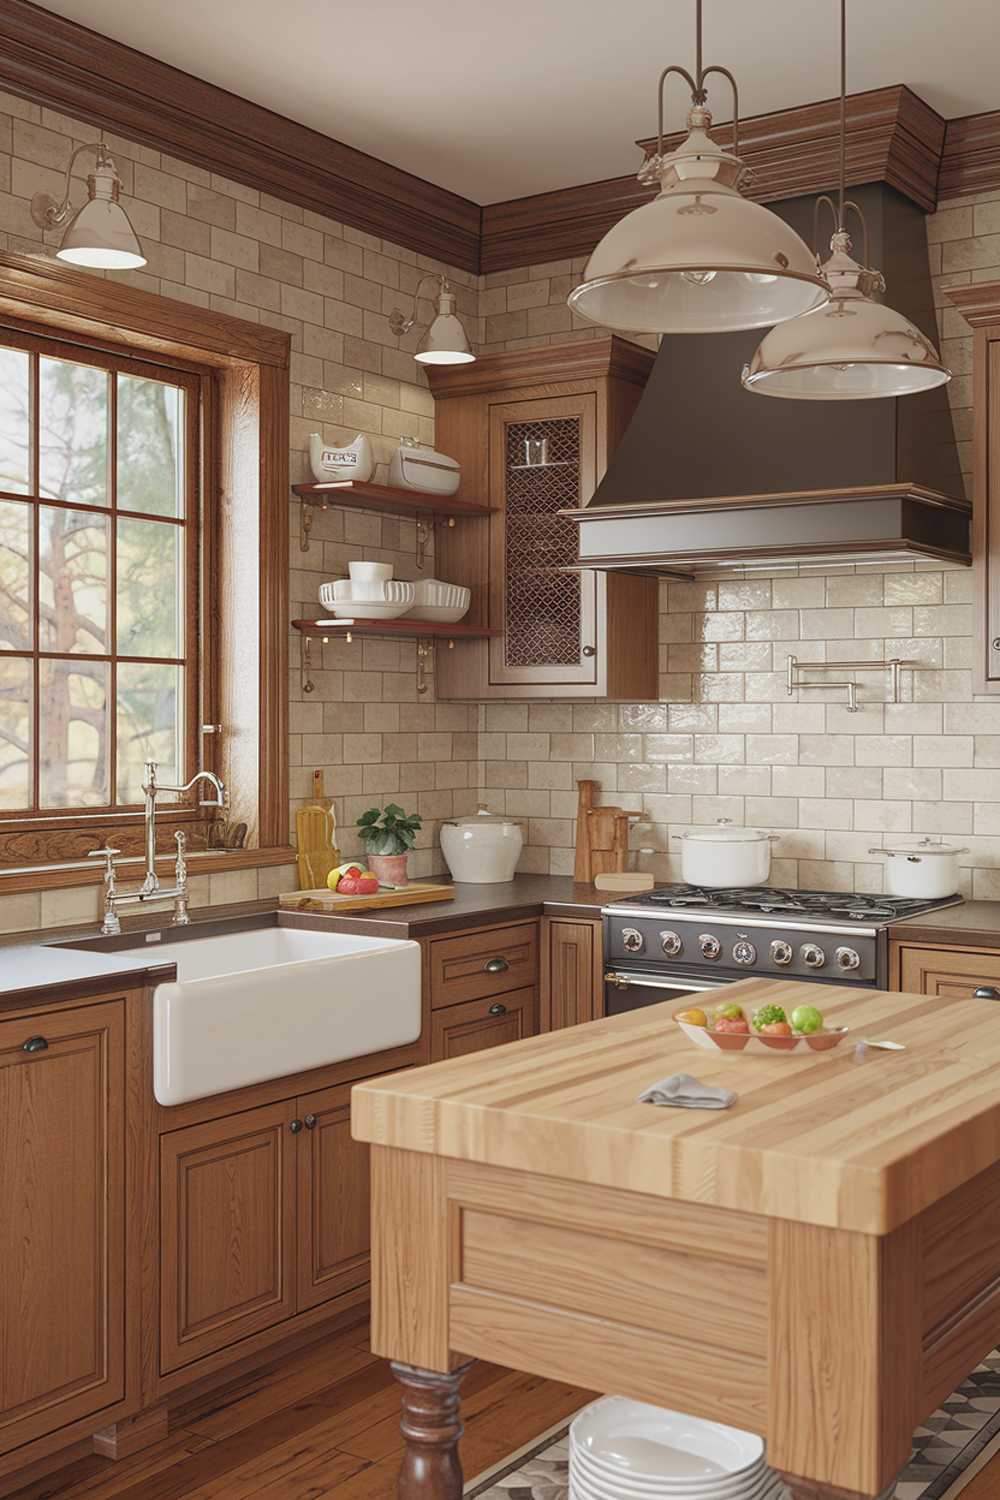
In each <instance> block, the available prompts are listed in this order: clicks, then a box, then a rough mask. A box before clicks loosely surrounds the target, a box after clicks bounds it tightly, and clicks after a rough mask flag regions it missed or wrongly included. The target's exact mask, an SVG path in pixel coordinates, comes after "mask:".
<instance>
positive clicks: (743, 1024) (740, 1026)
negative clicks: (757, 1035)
mask: <svg viewBox="0 0 1000 1500" xmlns="http://www.w3.org/2000/svg"><path fill="white" fill-rule="evenodd" d="M715 1029H716V1031H728V1032H732V1033H734V1034H738V1035H741V1036H746V1035H748V1034H749V1031H750V1024H749V1022H748V1021H747V1018H746V1016H721V1017H720V1018H719V1020H718V1021H716V1023H715Z"/></svg>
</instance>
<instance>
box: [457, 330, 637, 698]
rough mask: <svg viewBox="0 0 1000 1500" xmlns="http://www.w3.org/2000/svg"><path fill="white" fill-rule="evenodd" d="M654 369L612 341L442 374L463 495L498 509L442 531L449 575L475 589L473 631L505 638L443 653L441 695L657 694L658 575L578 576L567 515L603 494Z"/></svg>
mask: <svg viewBox="0 0 1000 1500" xmlns="http://www.w3.org/2000/svg"><path fill="white" fill-rule="evenodd" d="M652 363H653V355H652V354H651V353H650V352H649V351H648V350H645V349H642V348H640V347H639V346H638V345H636V344H631V343H629V342H628V341H627V340H624V339H619V338H614V337H605V338H601V339H590V340H586V341H585V342H581V343H579V344H563V345H557V346H553V347H552V348H548V349H544V348H543V349H531V350H526V351H518V352H516V353H510V354H496V355H488V356H486V357H485V358H483V359H480V360H477V361H476V362H475V364H474V365H469V366H467V367H465V371H466V373H462V371H461V367H458V366H454V367H447V368H446V367H434V368H431V369H430V372H429V377H428V378H429V379H430V382H431V389H432V391H433V394H434V397H435V403H436V404H435V420H436V424H437V427H436V430H437V443H438V446H439V447H440V448H441V449H442V450H443V451H445V452H447V453H450V454H452V455H453V456H454V457H455V458H457V459H459V461H460V462H461V464H462V489H461V490H460V491H459V493H460V494H462V493H466V494H468V496H469V498H474V497H478V498H480V499H482V498H483V496H486V497H487V498H488V500H489V504H490V506H491V507H492V513H491V514H490V516H489V517H488V518H487V519H482V520H464V521H463V522H462V525H461V527H457V528H455V529H454V530H444V529H442V530H441V532H440V534H439V537H438V540H437V557H436V564H435V566H436V570H437V572H438V573H439V575H440V576H441V577H442V578H445V579H447V580H448V581H449V582H454V583H462V584H466V585H467V586H469V587H470V588H471V589H472V590H473V606H472V610H471V611H470V614H469V615H468V616H467V621H468V623H470V624H471V623H475V624H479V625H488V626H490V627H491V628H492V629H494V630H499V631H501V632H502V633H501V634H500V635H499V636H497V637H495V638H494V639H492V640H484V641H456V642H455V644H454V649H453V650H450V651H448V652H440V653H439V655H438V662H437V694H438V697H439V698H469V697H475V698H491V697H493V698H525V697H583V698H624V699H629V700H633V701H634V700H640V701H641V700H643V699H647V698H655V697H656V695H657V667H658V662H657V611H658V602H657V601H658V585H657V582H656V579H654V578H642V577H636V576H625V575H618V574H606V573H595V572H593V571H590V570H583V571H579V570H574V565H575V563H576V560H577V546H576V544H577V531H576V525H575V524H574V523H573V522H572V521H571V520H568V519H567V518H566V517H565V516H563V515H562V514H561V512H562V511H563V510H566V509H576V508H578V507H579V506H581V505H586V503H587V502H588V500H589V499H590V497H591V495H592V494H593V492H594V490H595V488H596V486H597V483H598V480H599V479H600V478H601V476H602V475H603V473H604V470H605V468H606V466H607V461H608V457H609V454H610V453H611V451H612V450H613V448H614V446H615V444H616V443H617V442H618V440H619V438H620V437H621V435H622V433H623V432H624V430H625V428H626V426H627V425H628V421H629V418H630V417H631V415H632V412H633V411H634V410H635V407H636V405H637V403H638V400H639V397H640V395H641V394H642V389H643V386H644V385H645V382H646V379H647V377H648V374H649V371H650V369H651V368H652Z"/></svg>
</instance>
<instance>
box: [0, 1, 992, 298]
mask: <svg viewBox="0 0 1000 1500" xmlns="http://www.w3.org/2000/svg"><path fill="white" fill-rule="evenodd" d="M0 86H2V87H3V88H6V89H9V90H10V91H11V92H12V93H15V94H18V95H21V96H22V97H24V98H27V99H31V100H33V101H35V102H37V103H41V104H45V105H48V106H50V107H52V108H55V109H58V110H60V111H61V112H63V113H65V114H67V115H69V116H71V117H74V118H77V119H80V120H86V121H87V122H89V123H92V124H96V125H102V126H104V127H105V128H106V129H109V130H112V131H114V132H115V133H116V134H120V135H122V136H124V137H126V138H127V139H129V140H134V141H138V142H140V143H142V144H143V145H147V146H151V147H152V148H153V149H154V150H158V151H163V152H166V153H167V154H168V155H170V156H175V157H177V158H178V159H179V160H181V161H186V162H191V163H192V164H194V165H196V166H200V167H203V168H205V169H206V170H207V171H210V172H217V173H219V174H220V175H222V176H225V177H229V178H231V179H233V180H234V181H236V182H240V183H243V184H245V185H246V186H248V187H253V188H257V189H258V190H259V191H261V192H266V193H269V194H271V195H272V196H273V197H277V198H283V199H284V200H285V201H287V202H289V203H295V204H298V205H299V206H301V207H303V208H309V209H312V210H314V211H315V212H316V213H320V214H325V215H327V216H328V217H330V218H333V219H337V220H338V221H340V222H342V223H345V224H349V225H351V226H352V227H353V228H355V229H361V230H364V231H365V232H366V233H368V234H372V235H375V236H377V237H378V238H379V239H387V240H391V241H393V242H394V243H396V244H399V245H403V246H405V247H406V248H407V249H409V250H413V251H415V252H417V253H418V254H421V255H426V256H429V257H431V258H433V259H435V260H438V261H443V262H445V263H446V264H448V265H451V266H455V267H458V268H460V269H462V270H465V271H470V272H480V271H482V272H487V271H503V270H510V269H515V268H519V267H522V266H528V265H533V264H539V263H543V262H550V261H555V260H564V259H567V258H570V257H573V256H579V255H587V254H589V253H590V251H591V250H592V249H593V247H594V245H595V244H596V243H597V241H598V240H599V239H600V238H601V236H602V235H603V234H604V233H606V231H607V230H608V229H610V227H611V226H612V224H614V223H616V222H617V220H618V219H620V218H621V217H622V216H623V215H624V214H626V213H628V212H629V211H630V210H631V209H633V208H636V207H637V206H638V205H639V204H641V203H644V202H646V201H647V200H648V199H649V198H650V197H651V196H652V194H651V193H650V190H649V189H648V188H644V187H642V186H641V185H640V184H639V182H638V181H637V180H636V178H635V177H634V176H627V177H614V178H609V179H607V180H605V181H603V182H592V183H585V184H582V185H580V186H577V187H570V188H564V189H560V190H557V191H554V192H548V193H536V194H533V195H531V196H530V197H524V198H514V199H510V200H508V201H507V202H503V203H492V204H488V205H487V206H486V207H484V208H480V206H479V205H478V204H476V203H473V202H472V201H471V200H469V199H467V198H463V197H461V196H460V195H459V194H457V193H452V192H449V191H447V190H446V189H445V188H440V187H437V186H436V185H435V184H434V183H431V182H426V181H425V180H424V179H423V178H420V177H416V176H414V175H413V174H412V173H409V172H404V171H402V170H401V169H400V168H398V167H393V166H391V165H389V164H388V163H387V162H383V161H379V160H378V159H377V158H376V157H373V156H369V155H367V154H366V153H365V152H363V151H358V150H356V149H355V148H354V147H352V146H347V145H345V144H344V143H343V142H341V141H335V140H332V139H331V138H330V137H328V136H325V135H323V134H321V133H320V132H319V131H316V130H312V129H310V128H309V127H308V126H305V125H300V124H298V123H297V122H296V121H294V120H289V119H286V118H285V117H284V116H282V115H278V114H275V113H273V112H272V111H271V110H268V109H264V108H263V107H262V106H261V105H258V104H253V103H252V102H251V101H250V100H248V99H242V98H240V97H239V96H238V95H236V94H231V93H229V92H227V91H226V90H225V89H221V88H218V87H216V85H214V84H211V83H206V82H205V81H204V80H203V79H200V78H195V77H194V76H193V75H192V74H190V73H185V72H183V71H182V70H181V69H179V68H173V67H170V66H169V65H168V64H167V63H163V62H160V61H159V60H158V59H156V58H153V57H150V56H148V55H147V54H145V53H142V52H137V51H135V50H134V49H133V48H131V47H126V46H124V45H123V44H122V43H121V42H116V41H113V40H112V39H111V38H110V37H106V36H102V35H101V34H100V33H98V32H96V31H91V30H90V29H89V28H87V27H84V26H80V25H78V24H77V23H76V22H74V21H69V20H66V19H65V18H64V17H62V16H57V15H54V14H53V13H52V12H51V11H47V10H43V9H41V8H40V7H39V6H37V5H34V4H32V3H31V0H3V3H2V5H0ZM838 123H839V101H838V100H836V99H827V100H823V101H821V102H819V103H816V104H808V105H802V106H800V107H798V108H796V109H790V110H779V111H777V112H775V113H774V114H769V115H759V116H756V117H754V118H752V119H748V120H745V121H743V122H742V125H741V141H740V150H741V155H743V156H744V158H745V159H746V162H747V165H748V166H750V167H751V168H752V170H753V171H754V173H755V174H756V181H755V182H754V183H753V184H752V185H751V187H750V189H749V193H750V196H751V197H753V198H756V199H757V200H758V201H760V202H764V203H766V202H773V201H775V200H777V199H780V198H790V197H795V196H799V195H803V194H807V193H816V192H827V191H829V190H830V189H831V188H832V187H833V185H834V184H835V182H836V180H837V129H838ZM713 134H714V135H715V137H716V139H717V140H719V141H720V143H722V144H726V143H727V141H729V140H731V137H732V129H731V126H728V125H721V126H719V128H718V129H717V130H715V131H714V132H713ZM680 139H681V136H680V134H675V135H671V136H670V137H668V142H669V144H670V145H674V144H677V143H678V142H679V141H680ZM637 144H638V145H639V146H640V148H641V149H642V150H644V151H645V152H646V154H647V155H648V154H650V153H651V152H652V151H653V150H654V149H655V142H654V141H651V140H644V141H640V142H638V143H637ZM847 175H848V182H849V184H850V185H852V186H856V185H859V184H861V183H864V182H874V181H884V182H887V183H889V184H890V185H891V186H892V187H894V188H896V189H897V190H898V191H899V192H901V193H904V194H905V195H906V196H907V197H909V198H911V199H912V200H913V201H914V202H915V203H917V204H919V205H920V207H921V208H923V209H925V210H926V211H928V212H933V210H934V209H935V208H936V206H937V202H938V199H939V197H940V198H952V197H957V196H960V195H963V194H969V193H976V192H983V191H990V190H994V189H997V188H1000V111H994V112H992V113H986V114H981V115H970V116H967V117H966V118H964V119H960V120H951V121H949V122H948V123H947V125H946V123H945V121H944V120H943V119H942V118H941V116H940V115H938V114H937V113H936V112H935V111H934V110H932V109H931V108H930V107H929V106H928V105H927V104H925V103H924V101H923V100H922V99H921V98H920V97H919V96H918V95H917V94H915V93H914V92H913V91H912V90H911V89H909V88H907V87H906V86H905V85H903V84H898V85H895V86H893V87H891V88H883V89H873V90H871V91H869V92H867V93H864V94H854V95H851V96H850V97H849V99H848V142H847Z"/></svg>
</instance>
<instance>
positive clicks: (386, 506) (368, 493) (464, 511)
mask: <svg viewBox="0 0 1000 1500" xmlns="http://www.w3.org/2000/svg"><path fill="white" fill-rule="evenodd" d="M292 493H293V494H295V495H298V497H299V499H300V500H303V501H305V503H306V504H308V505H349V506H350V507H351V509H352V510H388V511H396V512H399V513H402V514H404V515H409V514H411V513H412V512H414V511H417V512H423V513H424V514H427V515H432V516H473V517H475V516H488V515H489V514H490V513H491V511H492V510H493V509H494V507H493V506H489V505H478V504H477V503H476V502H475V501H474V500H465V499H463V498H462V497H461V496H459V495H428V494H427V493H426V492H425V491H423V490H402V489H397V488H395V486H393V485H388V484H371V483H365V484H359V483H358V482H357V481H356V480H353V479H351V480H346V481H344V482H343V483H340V482H337V481H333V482H332V483H330V484H293V485H292Z"/></svg>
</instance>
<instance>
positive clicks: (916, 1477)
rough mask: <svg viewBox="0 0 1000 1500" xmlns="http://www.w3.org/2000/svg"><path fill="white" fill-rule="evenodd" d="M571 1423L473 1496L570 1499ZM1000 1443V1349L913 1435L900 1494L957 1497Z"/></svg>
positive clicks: (478, 1482) (903, 1499)
mask: <svg viewBox="0 0 1000 1500" xmlns="http://www.w3.org/2000/svg"><path fill="white" fill-rule="evenodd" d="M568 1433H569V1429H568V1427H565V1426H564V1427H561V1428H557V1429H556V1430H555V1431H553V1432H550V1433H547V1434H544V1435H543V1436H542V1437H541V1438H540V1439H539V1440H538V1441H537V1442H536V1443H534V1444H533V1445H532V1446H531V1447H530V1448H528V1449H526V1450H525V1451H523V1452H521V1453H520V1454H515V1455H513V1456H512V1457H511V1458H510V1459H508V1460H507V1462H506V1464H502V1465H500V1466H499V1467H498V1468H497V1469H494V1470H493V1471H492V1472H491V1473H488V1474H485V1475H481V1476H479V1477H478V1478H477V1479H475V1480H473V1481H472V1482H471V1483H470V1484H469V1485H468V1486H467V1487H466V1497H467V1500H569V1438H568ZM991 1444H1000V1350H995V1351H994V1352H993V1353H992V1354H990V1355H989V1356H988V1357H987V1358H986V1360H984V1362H983V1363H982V1364H981V1365H979V1367H978V1368H977V1369H975V1370H973V1372H972V1374H971V1375H970V1376H969V1378H968V1380H966V1381H964V1382H963V1384H962V1385H960V1386H959V1388H958V1390H957V1391H955V1392H954V1393H953V1394H952V1395H951V1396H949V1398H948V1400H947V1401H945V1402H944V1404H943V1405H942V1406H941V1407H940V1409H939V1410H938V1411H936V1412H935V1413H934V1415H933V1416H932V1417H928V1419H927V1421H926V1422H924V1423H923V1424H922V1425H921V1426H920V1427H918V1428H917V1430H916V1432H915V1433H914V1435H913V1454H912V1457H911V1459H910V1462H909V1463H908V1464H907V1466H906V1468H905V1469H904V1470H903V1472H902V1474H901V1475H900V1477H899V1481H898V1483H897V1485H896V1494H895V1500H954V1497H956V1496H957V1495H958V1492H959V1490H960V1489H961V1488H962V1483H961V1481H962V1479H963V1477H964V1476H966V1474H967V1471H968V1469H969V1467H970V1465H972V1464H973V1463H975V1461H976V1459H978V1458H979V1457H980V1456H981V1455H982V1454H984V1452H985V1451H986V1449H987V1448H989V1447H990V1445H991Z"/></svg>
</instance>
